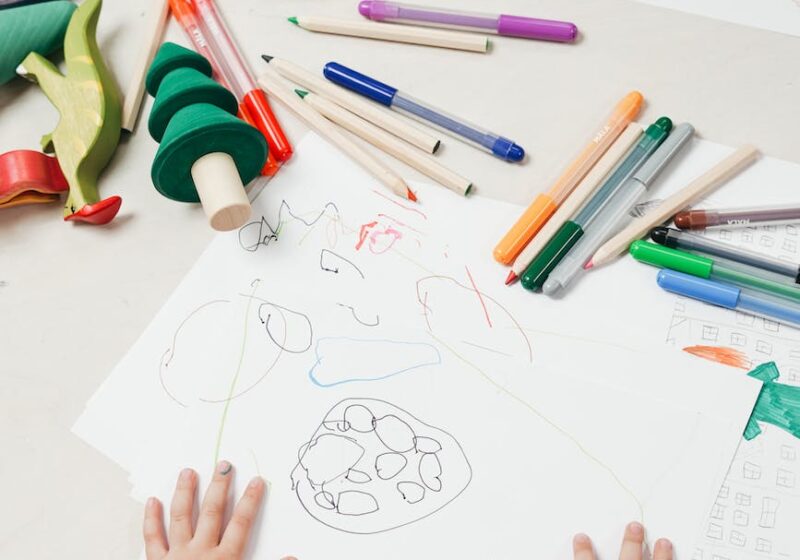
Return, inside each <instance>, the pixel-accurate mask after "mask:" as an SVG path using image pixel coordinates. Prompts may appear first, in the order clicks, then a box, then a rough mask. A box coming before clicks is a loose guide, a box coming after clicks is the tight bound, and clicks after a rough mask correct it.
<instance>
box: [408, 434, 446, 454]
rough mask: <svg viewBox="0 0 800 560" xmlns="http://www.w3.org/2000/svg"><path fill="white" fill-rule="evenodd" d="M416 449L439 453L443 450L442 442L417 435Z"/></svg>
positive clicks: (420, 451)
mask: <svg viewBox="0 0 800 560" xmlns="http://www.w3.org/2000/svg"><path fill="white" fill-rule="evenodd" d="M414 449H416V450H417V452H418V453H439V451H441V450H442V444H441V443H439V442H438V441H436V440H435V439H433V438H428V437H416V438H414Z"/></svg>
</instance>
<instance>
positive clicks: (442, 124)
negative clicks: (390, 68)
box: [324, 62, 525, 162]
mask: <svg viewBox="0 0 800 560" xmlns="http://www.w3.org/2000/svg"><path fill="white" fill-rule="evenodd" d="M324 74H325V77H326V78H328V79H329V80H330V81H332V82H333V83H335V84H338V85H340V86H342V87H345V88H347V89H349V90H351V91H354V92H356V93H358V94H361V95H363V96H364V97H368V98H369V99H372V100H373V101H377V102H378V103H381V104H383V105H386V106H387V107H389V108H391V109H394V110H395V111H399V112H401V113H404V114H406V115H408V116H410V117H412V118H414V119H416V120H418V121H421V122H424V123H426V124H428V125H433V126H434V127H436V128H438V129H440V130H442V131H444V132H447V133H450V134H452V135H454V136H455V137H456V138H459V139H461V140H466V141H467V142H469V143H470V144H472V145H474V146H477V147H479V148H481V149H483V150H485V151H487V152H489V153H491V154H493V155H495V156H497V157H499V158H500V159H504V160H506V161H512V162H519V161H522V160H523V159H524V158H525V150H524V149H523V148H522V146H519V145H517V144H516V143H514V142H513V141H511V140H509V139H508V138H505V137H503V136H500V135H498V134H494V133H493V132H489V131H488V130H486V129H483V128H481V127H479V126H477V125H474V124H472V123H469V122H467V121H464V120H462V119H460V118H458V117H455V116H453V115H451V114H449V113H447V112H445V111H442V110H441V109H437V108H435V107H432V106H431V105H428V104H427V103H424V102H422V101H420V100H418V99H415V98H413V97H411V96H410V95H408V94H406V93H404V92H402V91H400V90H398V89H397V88H395V87H392V86H390V85H387V84H384V83H383V82H379V81H378V80H376V79H374V78H370V77H369V76H365V75H364V74H361V73H359V72H356V71H355V70H352V69H351V68H348V67H347V66H343V65H341V64H339V63H337V62H329V63H328V64H326V65H325V69H324Z"/></svg>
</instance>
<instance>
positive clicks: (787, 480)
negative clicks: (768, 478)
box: [775, 469, 796, 488]
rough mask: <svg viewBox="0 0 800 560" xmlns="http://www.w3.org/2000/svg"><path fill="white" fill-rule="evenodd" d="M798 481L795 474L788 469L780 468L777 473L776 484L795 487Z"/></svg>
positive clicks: (782, 486)
mask: <svg viewBox="0 0 800 560" xmlns="http://www.w3.org/2000/svg"><path fill="white" fill-rule="evenodd" d="M795 482H796V477H795V474H794V473H793V472H792V471H789V470H786V469H778V472H777V474H776V475H775V484H776V485H777V486H780V487H781V488H794V487H795Z"/></svg>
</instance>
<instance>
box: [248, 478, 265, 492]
mask: <svg viewBox="0 0 800 560" xmlns="http://www.w3.org/2000/svg"><path fill="white" fill-rule="evenodd" d="M248 486H249V487H250V488H252V489H253V490H258V489H260V488H261V487H262V486H264V479H263V478H261V477H260V476H257V477H255V478H253V479H252V480H251V481H250V484H248Z"/></svg>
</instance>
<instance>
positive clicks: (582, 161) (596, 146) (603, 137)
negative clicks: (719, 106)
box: [494, 91, 644, 264]
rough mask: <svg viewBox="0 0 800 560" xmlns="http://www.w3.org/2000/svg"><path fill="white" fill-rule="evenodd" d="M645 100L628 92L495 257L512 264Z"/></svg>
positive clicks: (528, 211) (633, 116)
mask: <svg viewBox="0 0 800 560" xmlns="http://www.w3.org/2000/svg"><path fill="white" fill-rule="evenodd" d="M643 102H644V99H643V98H642V94H641V93H639V92H638V91H632V92H630V93H629V94H628V95H626V96H625V97H624V98H623V99H622V100H621V101H620V102H619V103H617V106H616V107H614V111H613V112H612V113H611V115H610V116H609V117H608V120H607V122H606V123H605V124H604V125H603V127H602V128H601V129H600V130H599V131H598V132H597V133H596V134H595V135H594V137H593V138H592V140H591V141H590V142H589V144H588V145H587V146H586V147H585V148H584V149H583V150H582V151H581V153H580V154H578V156H577V157H576V158H575V159H574V160H573V162H572V163H571V164H570V165H569V167H567V169H566V170H564V173H562V174H561V177H559V178H558V180H557V181H556V183H555V184H554V185H553V186H552V187H551V188H550V190H549V191H547V192H546V193H541V194H539V195H538V196H537V197H536V198H535V199H534V201H533V203H532V204H531V205H530V206H529V207H528V209H527V210H525V212H524V213H523V214H522V216H520V218H519V220H517V223H515V224H514V226H513V227H512V228H511V229H510V230H508V233H506V235H505V237H503V239H502V240H500V243H498V244H497V247H495V248H494V258H495V259H496V260H497V261H498V262H501V263H503V264H511V263H512V262H514V259H515V258H517V255H519V253H520V252H521V251H522V250H523V249H524V248H525V246H526V245H527V244H528V243H529V242H530V240H531V239H533V237H534V236H535V235H536V233H537V232H538V231H539V230H540V229H541V228H542V226H543V225H544V224H545V223H547V220H549V219H550V216H552V215H553V213H554V212H555V211H556V209H557V208H558V207H559V206H560V205H561V203H562V202H564V200H565V199H566V198H567V197H568V196H569V194H570V193H571V192H572V191H573V190H574V189H575V187H576V186H577V185H578V183H580V182H581V180H582V179H583V178H584V177H585V176H586V174H587V173H589V171H591V169H592V167H594V164H595V163H597V160H599V159H600V158H601V157H602V156H603V154H604V153H605V152H606V150H608V148H609V147H611V144H613V143H614V140H616V139H617V137H618V136H619V135H620V134H621V133H622V131H623V130H625V127H626V126H628V124H629V123H630V122H631V121H632V120H633V119H634V118H636V115H638V114H639V110H640V109H641V108H642V103H643Z"/></svg>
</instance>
